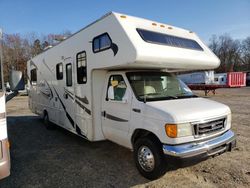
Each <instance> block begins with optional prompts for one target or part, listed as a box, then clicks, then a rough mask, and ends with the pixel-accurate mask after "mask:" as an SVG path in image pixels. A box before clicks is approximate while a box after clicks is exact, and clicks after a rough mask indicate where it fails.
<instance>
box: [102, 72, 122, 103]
mask: <svg viewBox="0 0 250 188" xmlns="http://www.w3.org/2000/svg"><path fill="white" fill-rule="evenodd" d="M126 89H127V86H126V83H125V81H124V79H123V77H122V76H121V75H112V76H110V78H109V83H108V90H107V99H108V100H113V101H122V99H123V97H124V96H125V93H126Z"/></svg>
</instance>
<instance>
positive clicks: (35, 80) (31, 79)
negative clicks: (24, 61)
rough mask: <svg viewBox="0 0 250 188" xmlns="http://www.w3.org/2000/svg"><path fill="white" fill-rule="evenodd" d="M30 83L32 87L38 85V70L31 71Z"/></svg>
mask: <svg viewBox="0 0 250 188" xmlns="http://www.w3.org/2000/svg"><path fill="white" fill-rule="evenodd" d="M34 71H35V72H34ZM34 73H35V79H33V76H34ZM30 83H31V85H36V84H37V68H33V69H31V70H30Z"/></svg>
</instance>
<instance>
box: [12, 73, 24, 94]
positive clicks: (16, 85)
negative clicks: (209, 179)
mask: <svg viewBox="0 0 250 188" xmlns="http://www.w3.org/2000/svg"><path fill="white" fill-rule="evenodd" d="M24 89H25V83H24V79H23V75H22V72H21V71H16V70H11V72H10V90H11V91H19V90H24Z"/></svg>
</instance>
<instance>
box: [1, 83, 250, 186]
mask: <svg viewBox="0 0 250 188" xmlns="http://www.w3.org/2000/svg"><path fill="white" fill-rule="evenodd" d="M197 94H198V95H201V96H204V94H203V92H197ZM208 98H211V99H213V100H216V101H219V102H222V103H224V104H227V105H229V106H230V108H231V110H232V114H233V116H232V118H233V119H232V129H233V130H234V131H235V133H236V134H237V148H236V149H235V150H234V151H233V152H227V153H224V154H222V155H220V156H217V157H215V158H210V159H208V160H206V161H203V162H200V163H198V164H196V165H193V166H188V167H183V168H178V169H175V170H171V171H168V172H167V173H166V174H165V175H164V176H163V177H161V178H159V179H158V180H155V181H151V182H150V181H148V180H146V179H145V178H143V177H142V176H141V175H140V174H139V173H138V172H137V170H136V167H135V165H134V161H133V157H132V152H130V151H129V150H127V149H125V148H123V147H121V146H118V145H116V144H114V143H111V142H109V141H103V142H95V143H90V142H88V141H86V140H84V139H82V138H79V137H78V136H75V135H73V134H71V133H69V132H67V131H65V130H63V129H61V128H56V129H55V130H50V131H49V130H46V129H45V128H44V126H43V123H42V121H41V119H40V118H39V117H38V116H36V115H34V114H32V113H31V112H30V111H29V109H28V102H27V100H28V98H27V97H16V98H15V99H13V100H12V101H10V102H9V103H8V105H7V113H8V133H9V139H10V141H11V162H12V170H11V176H10V177H8V178H6V179H3V180H1V181H0V187H1V188H5V187H10V188H15V187H23V188H29V187H32V188H33V187H39V188H40V187H65V188H70V187H74V188H77V187H132V186H135V187H227V188H230V187H250V144H249V141H250V87H247V88H241V89H219V90H217V94H216V95H215V96H213V95H209V96H208Z"/></svg>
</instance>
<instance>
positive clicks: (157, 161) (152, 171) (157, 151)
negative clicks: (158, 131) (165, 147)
mask: <svg viewBox="0 0 250 188" xmlns="http://www.w3.org/2000/svg"><path fill="white" fill-rule="evenodd" d="M143 156H144V157H145V156H148V159H145V158H144V159H143ZM134 160H135V163H136V167H137V169H138V171H139V172H140V174H141V175H142V176H144V177H145V178H147V179H149V180H155V179H157V178H159V177H161V176H162V175H163V174H164V173H165V172H166V161H165V160H164V154H163V151H162V148H161V144H160V143H159V141H158V140H157V139H154V138H150V137H143V138H139V139H138V140H137V141H136V142H135V144H134ZM145 161H146V162H145Z"/></svg>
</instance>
